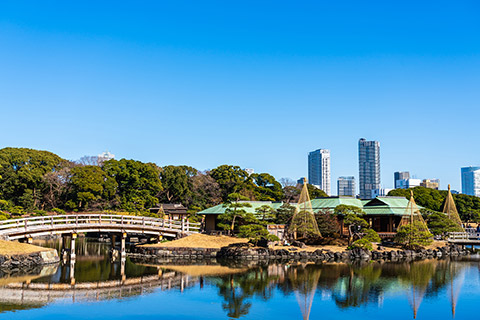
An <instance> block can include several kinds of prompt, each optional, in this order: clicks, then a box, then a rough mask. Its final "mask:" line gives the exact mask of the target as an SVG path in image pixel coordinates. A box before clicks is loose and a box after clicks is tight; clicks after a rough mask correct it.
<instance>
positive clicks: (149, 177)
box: [102, 159, 162, 211]
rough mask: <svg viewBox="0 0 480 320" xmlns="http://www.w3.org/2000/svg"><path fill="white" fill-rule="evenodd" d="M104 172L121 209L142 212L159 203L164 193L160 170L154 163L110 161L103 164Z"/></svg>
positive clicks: (123, 160) (122, 160)
mask: <svg viewBox="0 0 480 320" xmlns="http://www.w3.org/2000/svg"><path fill="white" fill-rule="evenodd" d="M102 168H103V170H104V171H105V174H106V179H107V181H108V180H110V183H109V189H112V188H113V190H114V193H113V194H114V199H112V201H115V200H116V199H118V203H119V206H120V208H121V209H124V210H128V211H142V210H145V209H148V208H150V207H153V206H154V205H156V204H158V202H159V195H160V192H161V191H162V182H161V181H160V169H159V168H158V167H157V166H156V165H155V164H153V163H143V162H140V161H135V160H126V159H121V160H113V159H112V160H108V161H105V162H104V163H103V167H102Z"/></svg>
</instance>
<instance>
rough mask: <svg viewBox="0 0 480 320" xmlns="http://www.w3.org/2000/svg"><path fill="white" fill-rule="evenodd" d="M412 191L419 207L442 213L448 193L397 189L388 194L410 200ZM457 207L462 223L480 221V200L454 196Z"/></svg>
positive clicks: (467, 196)
mask: <svg viewBox="0 0 480 320" xmlns="http://www.w3.org/2000/svg"><path fill="white" fill-rule="evenodd" d="M410 190H412V191H413V197H414V199H415V202H416V204H417V205H419V206H422V207H424V208H426V209H428V210H429V211H434V212H442V210H443V204H444V202H445V198H446V197H447V193H448V191H445V190H435V189H430V188H425V187H415V188H412V189H395V190H392V191H390V192H389V193H388V195H389V196H397V197H405V198H407V199H410ZM452 196H453V200H454V201H455V205H456V207H457V211H458V214H459V215H460V218H461V219H462V221H465V222H467V221H475V222H477V221H480V198H479V197H475V196H469V195H466V194H452Z"/></svg>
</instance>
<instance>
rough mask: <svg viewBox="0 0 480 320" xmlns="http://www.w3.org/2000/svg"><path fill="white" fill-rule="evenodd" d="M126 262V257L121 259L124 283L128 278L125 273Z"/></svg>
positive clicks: (121, 272)
mask: <svg viewBox="0 0 480 320" xmlns="http://www.w3.org/2000/svg"><path fill="white" fill-rule="evenodd" d="M125 262H126V259H125V257H122V258H121V259H120V274H121V275H122V283H125V280H127V276H126V275H125Z"/></svg>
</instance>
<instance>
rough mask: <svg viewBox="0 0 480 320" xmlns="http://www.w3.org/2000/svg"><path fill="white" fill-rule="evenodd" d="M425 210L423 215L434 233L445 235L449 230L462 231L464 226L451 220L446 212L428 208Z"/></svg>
mask: <svg viewBox="0 0 480 320" xmlns="http://www.w3.org/2000/svg"><path fill="white" fill-rule="evenodd" d="M421 211H423V217H424V219H425V222H426V223H427V226H428V229H429V230H430V232H431V233H432V234H433V235H444V234H446V233H448V232H462V228H461V227H460V226H459V225H458V224H456V223H455V222H453V221H452V220H450V219H449V218H448V216H447V215H446V214H445V213H442V212H436V211H433V212H432V211H430V212H427V211H426V210H424V209H423V210H421Z"/></svg>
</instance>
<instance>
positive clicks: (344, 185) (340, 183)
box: [337, 177, 355, 197]
mask: <svg viewBox="0 0 480 320" xmlns="http://www.w3.org/2000/svg"><path fill="white" fill-rule="evenodd" d="M337 194H338V195H339V196H351V197H355V177H340V178H338V180H337Z"/></svg>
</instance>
